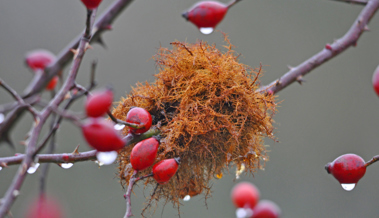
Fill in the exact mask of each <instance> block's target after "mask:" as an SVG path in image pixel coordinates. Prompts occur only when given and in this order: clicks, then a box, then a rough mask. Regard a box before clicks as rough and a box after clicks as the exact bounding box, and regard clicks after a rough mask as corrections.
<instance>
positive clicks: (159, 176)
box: [153, 157, 180, 184]
mask: <svg viewBox="0 0 379 218" xmlns="http://www.w3.org/2000/svg"><path fill="white" fill-rule="evenodd" d="M179 163H180V158H179V157H178V158H171V159H166V160H162V161H159V162H158V163H156V164H155V165H154V166H153V177H154V179H155V181H157V183H159V184H166V183H168V181H170V179H171V177H173V176H174V175H175V173H176V171H177V170H178V167H179Z"/></svg>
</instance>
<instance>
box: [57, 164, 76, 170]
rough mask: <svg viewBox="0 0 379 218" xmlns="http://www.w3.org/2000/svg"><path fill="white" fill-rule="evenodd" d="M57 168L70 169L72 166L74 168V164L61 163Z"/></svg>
mask: <svg viewBox="0 0 379 218" xmlns="http://www.w3.org/2000/svg"><path fill="white" fill-rule="evenodd" d="M59 166H60V167H62V168H63V169H70V168H71V167H72V166H74V164H73V163H62V164H60V165H59Z"/></svg>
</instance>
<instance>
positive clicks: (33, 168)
mask: <svg viewBox="0 0 379 218" xmlns="http://www.w3.org/2000/svg"><path fill="white" fill-rule="evenodd" d="M39 165H40V164H39V163H36V164H32V166H31V167H29V169H28V171H27V172H28V173H29V174H33V173H35V172H36V171H37V169H38V167H39Z"/></svg>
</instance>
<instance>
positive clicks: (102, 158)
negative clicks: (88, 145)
mask: <svg viewBox="0 0 379 218" xmlns="http://www.w3.org/2000/svg"><path fill="white" fill-rule="evenodd" d="M117 154H118V153H117V151H109V152H97V153H96V157H97V160H98V161H99V162H101V163H103V164H104V165H109V164H112V163H113V162H114V161H115V160H116V158H117Z"/></svg>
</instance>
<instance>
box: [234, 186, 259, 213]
mask: <svg viewBox="0 0 379 218" xmlns="http://www.w3.org/2000/svg"><path fill="white" fill-rule="evenodd" d="M259 196H260V194H259V190H258V188H257V187H255V185H253V184H251V183H249V182H240V183H238V184H237V185H235V186H234V188H233V189H232V192H231V198H232V201H233V203H234V206H236V207H237V208H245V207H247V208H254V206H255V205H256V204H257V203H258V201H259Z"/></svg>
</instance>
